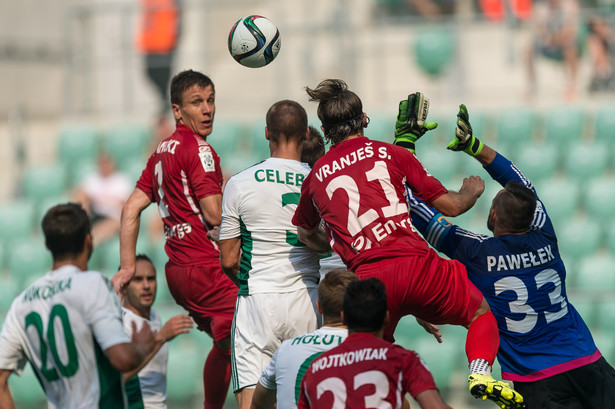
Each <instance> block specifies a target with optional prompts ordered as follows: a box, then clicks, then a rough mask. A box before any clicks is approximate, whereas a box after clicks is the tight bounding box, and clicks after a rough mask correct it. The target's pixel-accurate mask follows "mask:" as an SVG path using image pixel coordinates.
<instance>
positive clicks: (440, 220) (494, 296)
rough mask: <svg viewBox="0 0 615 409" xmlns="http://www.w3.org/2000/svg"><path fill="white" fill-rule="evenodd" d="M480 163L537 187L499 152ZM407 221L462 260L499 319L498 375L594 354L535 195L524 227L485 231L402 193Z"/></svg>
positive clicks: (567, 363)
mask: <svg viewBox="0 0 615 409" xmlns="http://www.w3.org/2000/svg"><path fill="white" fill-rule="evenodd" d="M485 170H487V172H489V174H490V175H491V177H492V178H493V179H494V180H496V181H497V182H499V183H500V184H501V185H502V186H504V185H505V184H506V183H507V182H508V181H511V180H514V181H517V182H520V183H522V184H523V185H525V186H527V187H528V188H530V189H532V190H533V191H534V193H536V190H535V189H534V187H533V186H532V183H531V182H530V181H529V180H527V179H526V178H525V177H524V176H523V174H522V173H521V172H520V171H519V169H517V168H516V167H515V166H514V165H513V163H512V162H510V161H509V160H508V159H506V158H505V157H503V156H501V155H499V154H498V155H497V156H496V158H495V160H494V161H493V162H492V163H491V164H490V165H488V166H486V167H485ZM408 197H409V202H410V209H411V213H412V223H413V224H414V226H415V227H416V228H417V229H418V230H419V231H420V232H421V234H422V235H423V236H424V237H425V239H426V240H427V241H428V242H429V243H430V244H431V245H432V246H433V247H434V248H436V249H437V250H438V251H441V252H443V253H444V254H446V255H447V256H448V257H450V258H453V259H456V260H459V261H460V262H462V263H463V264H464V265H465V266H466V269H467V271H468V277H469V279H470V281H472V283H474V285H476V286H477V287H478V288H479V290H480V291H481V292H482V293H483V295H484V296H485V299H486V300H487V302H488V303H489V305H490V306H491V309H492V311H493V314H494V315H495V318H496V320H497V322H498V328H499V331H500V349H499V351H498V360H499V362H500V366H501V367H502V378H504V379H508V380H512V381H525V382H528V381H536V380H540V379H544V378H547V377H549V376H553V375H556V374H559V373H562V372H565V371H568V370H571V369H574V368H578V367H580V366H583V365H587V364H589V363H592V362H595V361H597V360H598V359H599V358H600V357H601V354H600V351H598V349H597V348H596V345H595V343H594V341H593V339H592V336H591V333H590V331H589V328H587V325H586V324H585V322H584V321H583V319H582V318H581V316H580V315H579V313H578V312H577V311H576V310H575V309H574V307H573V306H572V305H571V304H570V302H569V301H568V297H567V295H566V268H565V267H564V263H563V262H562V259H561V257H560V255H559V249H558V246H557V238H556V236H555V231H554V230H553V224H552V223H551V220H550V219H549V216H548V215H547V212H546V210H545V208H544V205H543V203H542V202H541V201H540V199H539V200H538V201H537V204H536V212H535V213H534V219H533V221H532V227H531V229H530V231H529V232H527V233H526V234H521V235H516V234H509V235H502V236H498V237H490V236H486V235H482V234H475V233H472V232H470V231H467V230H464V229H462V228H460V227H458V226H455V225H453V224H451V223H450V222H449V221H448V220H447V219H446V218H445V217H444V216H442V215H441V214H440V213H438V212H437V211H436V210H435V209H433V208H431V207H429V206H427V205H426V204H425V203H424V202H422V201H420V199H417V198H414V197H413V196H412V195H408Z"/></svg>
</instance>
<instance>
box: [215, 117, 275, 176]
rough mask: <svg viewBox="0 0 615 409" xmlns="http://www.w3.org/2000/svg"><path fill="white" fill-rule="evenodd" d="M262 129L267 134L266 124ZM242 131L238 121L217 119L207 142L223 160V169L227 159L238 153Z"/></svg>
mask: <svg viewBox="0 0 615 409" xmlns="http://www.w3.org/2000/svg"><path fill="white" fill-rule="evenodd" d="M262 129H263V132H265V125H264V122H263V126H262ZM242 131H243V129H242V127H241V125H240V124H239V123H237V121H233V120H229V119H221V118H216V120H215V121H214V129H213V132H212V133H211V135H209V136H208V137H207V142H209V144H210V145H211V146H213V148H214V150H215V151H216V153H217V154H218V155H220V157H221V158H222V165H223V167H224V160H225V158H227V157H228V156H232V155H234V154H235V152H236V151H237V149H238V144H239V140H240V137H241V135H242Z"/></svg>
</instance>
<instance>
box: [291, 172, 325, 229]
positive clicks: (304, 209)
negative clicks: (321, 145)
mask: <svg viewBox="0 0 615 409" xmlns="http://www.w3.org/2000/svg"><path fill="white" fill-rule="evenodd" d="M311 182H312V173H311V172H310V173H309V174H308V176H307V177H306V178H305V180H304V181H303V185H301V197H300V199H299V205H298V206H297V210H295V215H294V216H293V220H292V223H293V224H294V225H295V226H299V227H301V228H304V229H306V230H312V229H314V228H316V226H318V225H319V224H320V213H319V211H318V209H317V208H316V206H315V205H314V202H313V201H312V197H311V194H310V183H311Z"/></svg>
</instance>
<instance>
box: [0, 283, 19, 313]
mask: <svg viewBox="0 0 615 409" xmlns="http://www.w3.org/2000/svg"><path fill="white" fill-rule="evenodd" d="M21 290H22V288H21V287H20V286H19V283H18V282H17V280H16V279H15V278H14V277H12V276H10V275H8V274H2V275H0V316H4V315H5V314H6V312H7V311H8V309H9V307H10V306H11V303H12V302H13V299H14V298H15V297H17V295H19V293H20V292H21Z"/></svg>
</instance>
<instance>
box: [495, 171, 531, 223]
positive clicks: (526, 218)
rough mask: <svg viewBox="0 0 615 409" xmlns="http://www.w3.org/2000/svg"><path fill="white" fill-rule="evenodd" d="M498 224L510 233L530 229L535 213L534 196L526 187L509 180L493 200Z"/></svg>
mask: <svg viewBox="0 0 615 409" xmlns="http://www.w3.org/2000/svg"><path fill="white" fill-rule="evenodd" d="M493 207H494V209H495V211H496V214H497V215H498V223H499V224H500V226H501V227H502V228H504V229H505V230H506V231H508V232H510V233H525V232H526V231H528V230H529V229H530V226H531V224H532V220H533V219H534V212H535V211H536V195H535V194H534V192H533V191H532V190H531V189H529V188H528V187H526V186H524V185H522V184H521V183H519V182H516V181H514V180H511V181H510V182H508V183H506V186H504V189H503V190H501V191H500V192H499V193H498V194H497V196H496V197H495V199H494V200H493Z"/></svg>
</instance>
